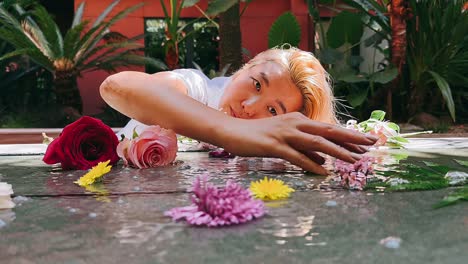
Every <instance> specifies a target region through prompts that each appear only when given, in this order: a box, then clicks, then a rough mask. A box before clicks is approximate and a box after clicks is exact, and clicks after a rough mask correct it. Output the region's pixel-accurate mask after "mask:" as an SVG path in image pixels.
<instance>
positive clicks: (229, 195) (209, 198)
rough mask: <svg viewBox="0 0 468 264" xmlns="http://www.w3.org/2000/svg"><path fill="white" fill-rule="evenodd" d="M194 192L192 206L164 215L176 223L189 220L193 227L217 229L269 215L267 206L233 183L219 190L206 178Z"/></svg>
mask: <svg viewBox="0 0 468 264" xmlns="http://www.w3.org/2000/svg"><path fill="white" fill-rule="evenodd" d="M192 190H193V193H194V195H193V196H192V205H190V206H185V207H177V208H173V209H171V210H169V211H166V212H165V213H164V215H166V216H170V217H172V219H173V220H179V219H183V218H185V220H186V221H187V222H188V223H189V224H191V225H196V226H209V227H216V226H225V225H232V224H241V223H245V222H248V221H250V220H253V219H255V218H259V217H261V216H263V215H264V214H265V207H264V204H263V202H262V201H260V200H255V199H253V198H252V195H251V193H250V192H249V191H248V190H246V189H244V188H242V187H241V186H240V185H239V184H237V183H235V182H232V181H228V182H227V183H226V187H224V188H217V187H215V186H213V185H212V184H209V183H207V177H206V176H202V177H198V178H197V179H196V180H195V182H194V184H193V188H192Z"/></svg>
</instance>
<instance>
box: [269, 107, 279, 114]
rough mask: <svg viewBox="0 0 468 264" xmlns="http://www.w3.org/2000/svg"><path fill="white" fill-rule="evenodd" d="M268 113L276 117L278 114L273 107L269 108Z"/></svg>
mask: <svg viewBox="0 0 468 264" xmlns="http://www.w3.org/2000/svg"><path fill="white" fill-rule="evenodd" d="M268 112H270V114H272V115H274V116H275V115H277V114H278V113H276V109H275V108H274V107H271V106H269V107H268Z"/></svg>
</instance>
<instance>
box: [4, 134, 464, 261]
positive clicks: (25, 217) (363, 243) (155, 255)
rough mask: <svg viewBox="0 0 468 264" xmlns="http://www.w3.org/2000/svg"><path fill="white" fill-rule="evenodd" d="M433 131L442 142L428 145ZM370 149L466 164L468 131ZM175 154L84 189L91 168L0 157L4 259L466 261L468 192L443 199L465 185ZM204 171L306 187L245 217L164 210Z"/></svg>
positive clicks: (417, 160)
mask: <svg viewBox="0 0 468 264" xmlns="http://www.w3.org/2000/svg"><path fill="white" fill-rule="evenodd" d="M434 142H435V143H439V145H430V144H435V143H434ZM429 143H430V144H429ZM418 144H420V145H419V146H418ZM425 146H431V147H430V148H426V147H425ZM437 146H443V148H438V147H437ZM1 150H2V149H1V148H0V151H1ZM372 155H374V156H376V157H380V158H381V161H382V162H385V163H387V164H388V163H392V164H395V163H399V164H405V163H410V164H422V165H423V164H424V163H423V161H426V162H428V161H431V162H437V163H438V164H444V165H447V166H450V167H453V168H454V169H456V170H457V171H464V172H467V168H466V167H464V166H462V165H461V164H459V163H457V161H455V160H462V161H467V160H468V139H460V140H458V141H457V140H455V139H452V140H451V141H448V142H447V141H444V140H433V141H431V142H427V141H426V142H421V141H417V142H415V143H414V144H413V145H412V148H411V149H410V150H379V151H374V152H373V153H372ZM406 155H407V157H406V158H402V157H404V156H406ZM177 160H179V161H180V162H179V163H178V164H177V165H175V166H171V167H164V168H157V169H146V170H134V169H128V168H122V167H121V164H119V165H117V166H115V167H114V168H113V169H112V171H111V173H110V174H108V175H107V176H106V177H105V179H104V182H103V184H101V185H97V186H94V188H93V189H88V190H86V189H84V188H81V187H79V186H77V185H76V184H73V181H75V180H76V179H78V178H79V177H80V176H82V175H83V174H84V171H61V170H60V169H58V168H53V167H51V166H49V165H46V164H44V163H43V162H42V161H41V156H35V155H29V156H18V155H14V153H13V154H11V155H9V156H0V173H1V179H0V180H2V181H6V182H8V183H10V184H12V185H13V190H14V191H15V196H16V197H19V198H16V200H17V201H20V204H21V205H20V206H17V207H16V208H14V209H11V210H0V259H1V260H2V263H286V262H287V263H460V264H461V263H466V262H467V260H468V252H467V251H466V249H467V248H468V210H467V204H468V203H460V204H457V205H454V206H449V207H445V208H441V209H433V205H434V204H436V203H437V202H439V201H440V200H441V199H442V198H443V197H444V196H446V195H447V194H450V193H451V192H453V191H454V189H455V188H445V189H441V190H436V191H419V192H391V193H376V192H355V191H347V190H342V189H339V188H338V189H337V188H336V186H334V185H333V184H330V183H328V182H327V178H325V177H321V176H316V175H309V174H304V173H303V172H302V171H301V170H299V169H298V168H297V167H294V166H291V165H289V164H288V163H285V162H283V161H281V160H277V159H245V158H235V159H229V160H222V159H211V158H208V155H207V153H179V154H178V158H177ZM330 164H331V163H329V164H328V166H330ZM422 165H421V166H422ZM202 174H208V175H210V176H211V181H212V182H213V183H215V184H219V185H223V184H224V183H225V181H226V180H228V179H232V180H235V181H238V182H240V183H241V184H242V185H243V186H245V187H247V186H248V184H249V183H250V182H251V181H252V180H258V179H262V178H263V177H264V176H269V177H273V178H281V179H282V180H284V181H285V182H286V183H287V184H289V185H290V186H291V187H293V188H295V189H296V192H294V193H293V194H292V196H291V198H290V199H287V200H282V201H272V202H267V203H266V206H267V210H268V213H267V215H266V216H265V217H263V218H261V219H258V220H256V221H253V222H250V223H248V224H245V225H240V226H233V227H228V228H220V229H210V228H193V227H188V226H186V225H185V224H184V223H182V222H181V223H174V222H172V221H171V219H169V218H168V217H165V216H164V215H163V213H164V211H166V210H168V209H170V208H173V207H176V206H184V205H188V204H189V196H190V194H189V193H188V192H187V188H188V187H189V186H190V185H191V182H192V181H193V179H194V178H195V176H197V175H202ZM25 198H26V199H25Z"/></svg>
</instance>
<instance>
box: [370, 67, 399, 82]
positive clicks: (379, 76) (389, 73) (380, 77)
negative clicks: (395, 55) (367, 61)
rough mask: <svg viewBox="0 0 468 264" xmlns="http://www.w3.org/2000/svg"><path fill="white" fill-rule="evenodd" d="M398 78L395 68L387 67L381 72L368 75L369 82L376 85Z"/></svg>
mask: <svg viewBox="0 0 468 264" xmlns="http://www.w3.org/2000/svg"><path fill="white" fill-rule="evenodd" d="M397 76H398V69H397V68H396V67H389V68H387V69H385V70H384V71H381V72H376V73H373V74H371V75H370V81H371V82H376V83H382V84H385V83H389V82H391V81H392V80H394V79H395V78H396V77H397Z"/></svg>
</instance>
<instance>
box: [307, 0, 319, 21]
mask: <svg viewBox="0 0 468 264" xmlns="http://www.w3.org/2000/svg"><path fill="white" fill-rule="evenodd" d="M307 8H308V10H309V14H310V16H312V18H313V19H314V20H315V21H319V20H320V12H319V10H318V9H317V7H315V4H314V0H307Z"/></svg>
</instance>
